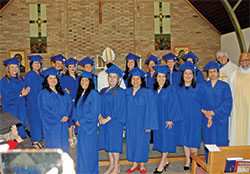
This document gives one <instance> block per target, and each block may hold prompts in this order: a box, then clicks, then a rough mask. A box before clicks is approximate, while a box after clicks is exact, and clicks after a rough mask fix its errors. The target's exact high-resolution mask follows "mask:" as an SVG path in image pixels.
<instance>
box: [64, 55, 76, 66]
mask: <svg viewBox="0 0 250 174" xmlns="http://www.w3.org/2000/svg"><path fill="white" fill-rule="evenodd" d="M77 63H78V60H76V59H74V58H72V57H71V58H69V59H68V60H66V61H65V65H75V64H77Z"/></svg>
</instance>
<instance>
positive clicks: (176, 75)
mask: <svg viewBox="0 0 250 174" xmlns="http://www.w3.org/2000/svg"><path fill="white" fill-rule="evenodd" d="M167 76H168V80H169V82H170V84H172V85H178V84H179V83H180V80H181V72H180V71H179V70H176V71H172V72H169V73H167ZM171 81H172V82H171Z"/></svg>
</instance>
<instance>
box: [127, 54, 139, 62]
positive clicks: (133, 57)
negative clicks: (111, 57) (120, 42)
mask: <svg viewBox="0 0 250 174" xmlns="http://www.w3.org/2000/svg"><path fill="white" fill-rule="evenodd" d="M126 59H127V60H136V61H138V60H139V59H140V57H139V56H137V55H135V54H133V53H128V55H127V56H126Z"/></svg>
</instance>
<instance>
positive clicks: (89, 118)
mask: <svg viewBox="0 0 250 174" xmlns="http://www.w3.org/2000/svg"><path fill="white" fill-rule="evenodd" d="M73 113H74V114H73V120H74V121H75V122H76V121H79V124H80V127H78V136H77V155H76V156H77V159H76V172H77V173H79V174H83V173H86V174H89V173H98V142H97V139H98V138H97V123H98V116H99V114H100V113H101V96H100V95H99V94H98V92H97V91H95V90H92V91H91V92H90V93H89V95H88V97H87V98H86V100H85V101H84V102H83V96H81V97H80V99H79V100H78V102H77V106H76V108H75V109H74V112H73Z"/></svg>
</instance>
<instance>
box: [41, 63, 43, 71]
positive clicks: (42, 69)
mask: <svg viewBox="0 0 250 174" xmlns="http://www.w3.org/2000/svg"><path fill="white" fill-rule="evenodd" d="M41 71H43V62H41Z"/></svg>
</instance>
